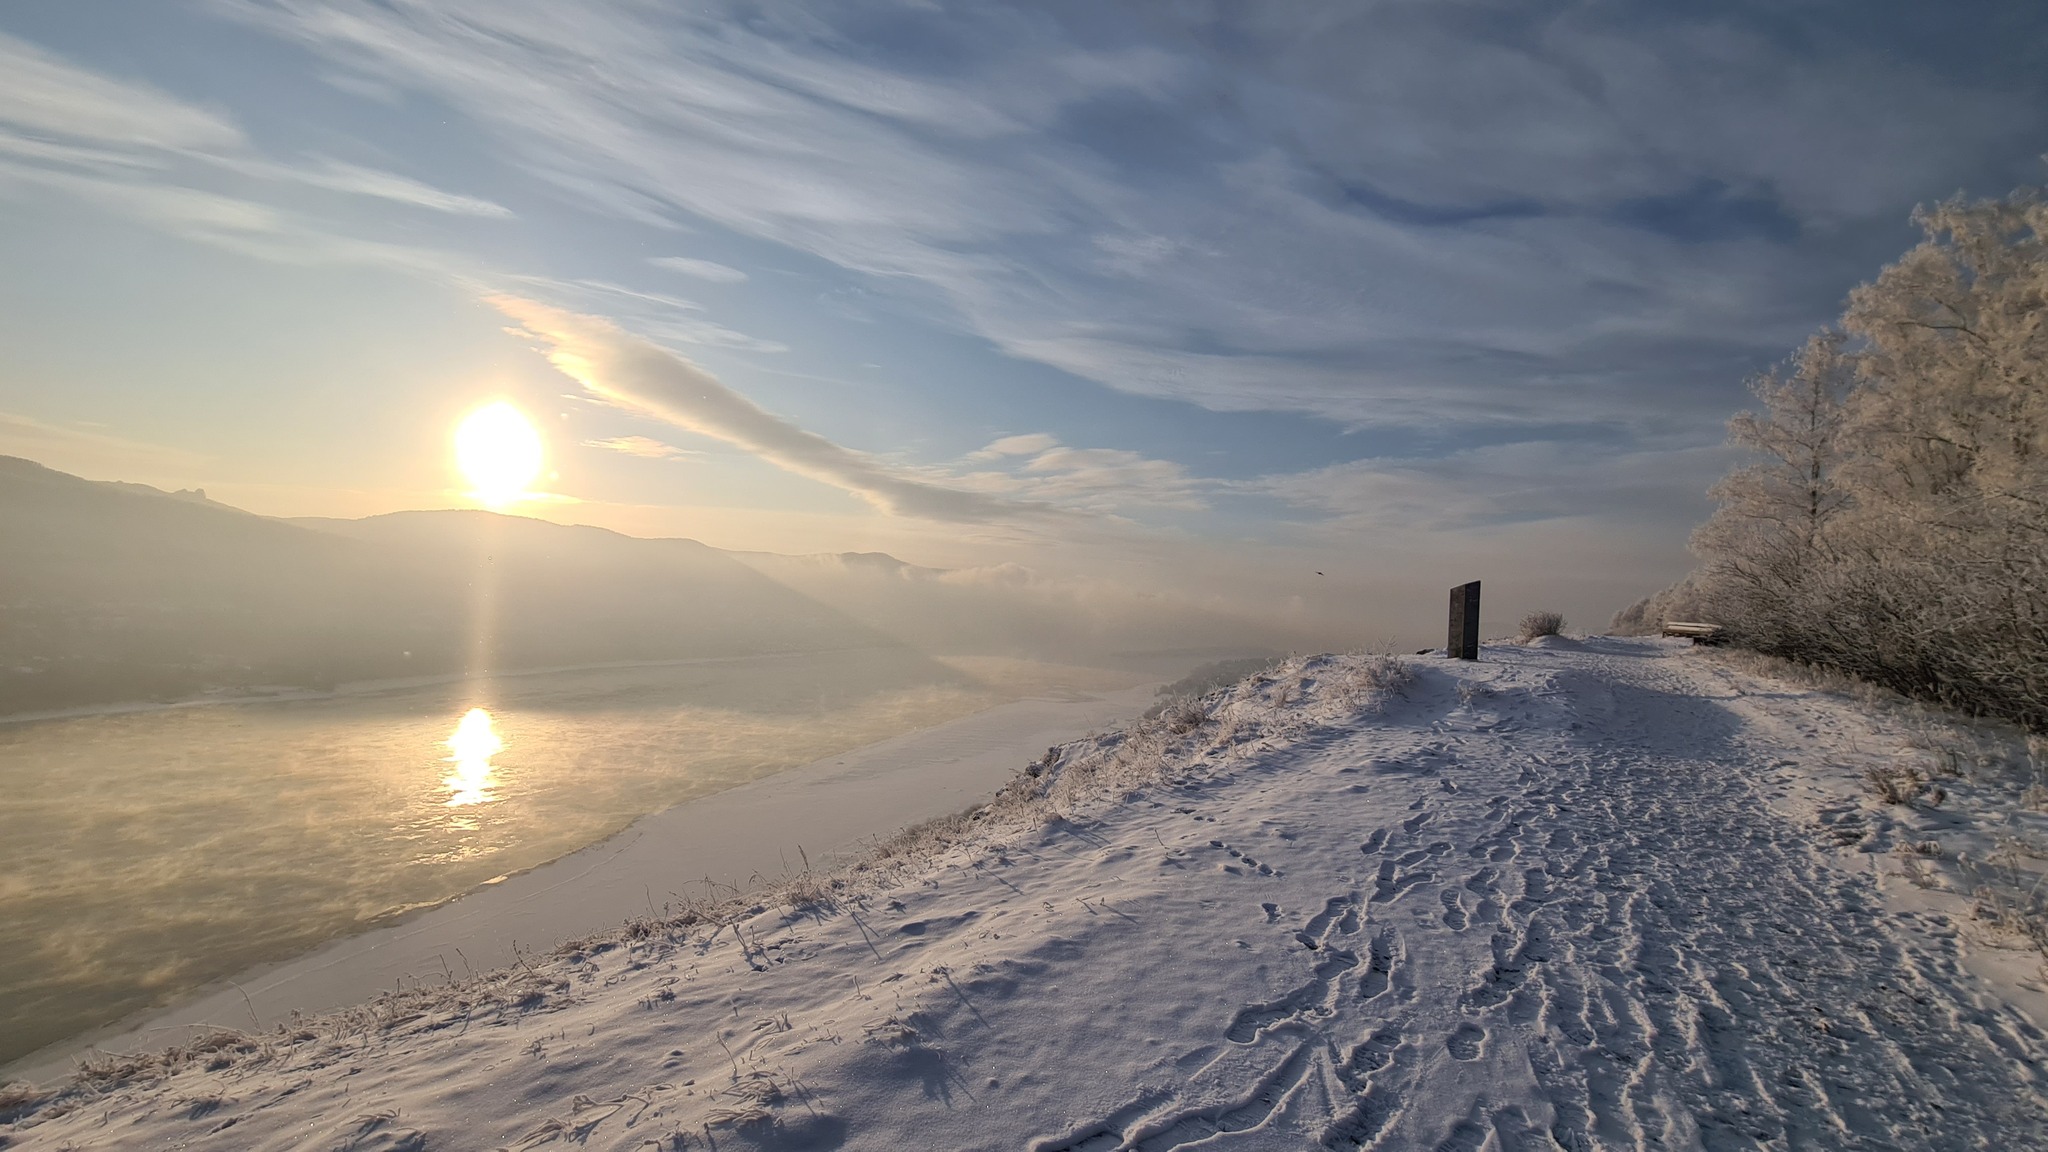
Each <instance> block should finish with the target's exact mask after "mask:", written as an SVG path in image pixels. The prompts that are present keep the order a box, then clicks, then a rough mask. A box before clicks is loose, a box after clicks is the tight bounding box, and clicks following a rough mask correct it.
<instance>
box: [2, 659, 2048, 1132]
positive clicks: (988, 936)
mask: <svg viewBox="0 0 2048 1152" xmlns="http://www.w3.org/2000/svg"><path fill="white" fill-rule="evenodd" d="M1485 656H1486V659H1485V660H1483V661H1482V662H1480V663H1478V664H1460V663H1454V662H1449V661H1442V660H1437V659H1432V658H1416V659H1413V660H1409V661H1406V662H1405V665H1404V667H1405V669H1406V670H1407V672H1408V673H1410V674H1411V675H1409V676H1407V677H1406V678H1405V680H1406V682H1405V683H1401V682H1400V681H1402V680H1403V679H1404V677H1403V675H1402V674H1401V673H1400V672H1399V671H1397V670H1395V669H1393V668H1390V664H1391V663H1392V662H1390V661H1388V660H1387V659H1385V658H1358V657H1334V658H1333V657H1317V658H1311V659H1309V660H1306V661H1297V662H1294V663H1292V664H1291V665H1289V666H1288V667H1287V668H1286V669H1284V671H1283V673H1282V674H1279V675H1277V676H1276V677H1274V678H1272V679H1269V680H1266V681H1264V682H1258V681H1251V682H1247V683H1245V684H1242V685H1239V686H1238V687H1237V688H1236V689H1233V690H1231V691H1229V692H1227V693H1225V694H1223V695H1222V696H1218V697H1212V698H1211V699H1210V700H1209V701H1208V702H1207V704H1206V706H1205V707H1204V708H1203V709H1200V710H1198V711H1170V712H1168V713H1167V714H1166V715H1164V716H1162V717H1160V718H1159V719H1158V720H1156V721H1154V722H1151V723H1149V724H1147V725H1144V726H1141V727H1139V728H1136V729H1133V730H1131V731H1129V732H1126V733H1118V734H1112V735H1109V736H1105V737H1100V738H1095V739H1091V740H1085V741H1078V742H1075V743H1071V744H1068V745H1065V746H1063V748H1062V749H1061V750H1060V753H1059V755H1057V756H1055V757H1051V758H1049V759H1048V760H1047V761H1046V762H1045V763H1044V765H1043V766H1042V767H1041V768H1039V769H1038V770H1037V771H1036V774H1035V775H1030V776H1025V777H1021V778H1020V779H1019V780H1018V781H1016V782H1015V783H1014V784H1013V785H1012V786H1011V787H1010V788H1009V789H1007V790H1006V792H1005V793H1004V795H1003V797H1002V798H1001V799H999V800H998V801H997V802H996V803H994V804H992V805H991V806H990V807H989V808H988V809H987V810H986V812H985V814H984V815H983V816H982V817H981V818H979V819H973V820H962V821H958V822H955V823H954V824H953V825H950V826H942V827H939V828H935V829H932V830H930V831H929V832H928V833H927V834H925V835H923V836H921V837H913V838H912V839H911V841H909V842H906V843H904V844H902V845H899V846H898V847H897V848H896V849H895V850H892V851H891V852H890V853H889V854H888V855H887V856H884V857H882V858H879V859H876V860H874V861H872V862H870V863H869V865H868V866H867V867H866V868H865V869H864V870H861V871H856V872H851V873H847V874H843V875H842V876H841V877H839V881H838V885H839V886H838V887H837V888H836V889H834V888H833V886H832V885H830V884H821V885H816V887H819V888H821V889H822V892H823V894H824V895H827V896H830V897H832V899H830V900H828V901H826V902H823V903H813V904H803V906H799V907H792V906H791V904H790V902H788V901H785V900H783V899H773V900H764V902H763V903H762V904H761V905H758V906H756V907H755V908H754V909H753V910H748V909H745V908H740V909H736V910H731V912H730V914H729V915H723V916H720V915H717V914H716V913H713V915H714V919H712V920H711V921H696V922H690V923H684V922H680V921H677V920H670V921H665V922H664V921H658V920H652V919H650V920H648V921H643V922H640V923H638V924H635V925H633V926H631V927H629V928H628V929H626V930H624V931H622V932H619V933H616V934H612V935H610V936H608V937H605V938H600V939H593V940H589V941H583V942H580V943H579V944H576V945H572V946H569V947H566V948H564V949H562V950H560V951H558V952H555V953H552V954H547V955H533V956H527V957H525V958H524V959H522V960H521V962H520V963H518V964H517V965H515V966H513V967H512V968H510V969H507V970H504V971H501V972H497V973H493V974H490V975H487V976H482V977H477V978H465V977H464V975H463V974H462V973H461V972H460V971H459V970H458V971H457V972H454V973H451V974H450V975H449V976H448V978H447V979H446V980H445V982H444V986H443V987H439V988H433V987H422V988H418V989H413V990H409V991H407V992H405V993H402V994H398V995H393V996H390V997H387V998H385V999H383V1000H381V1001H379V1002H376V1003H373V1004H370V1005H367V1006H364V1007H361V1008H358V1009H354V1010H351V1011H349V1012H346V1013H343V1014H339V1015H335V1016H328V1017H322V1018H316V1019H307V1020H303V1021H299V1022H295V1023H294V1024H292V1025H290V1026H287V1027H286V1028H285V1029H283V1030H282V1031H280V1032H276V1033H268V1034H264V1035H248V1036H243V1035H239V1034H235V1033H227V1032H224V1033H221V1034H218V1035H216V1036H214V1037H211V1038H207V1039H205V1040H203V1041H201V1042H200V1043H198V1044H196V1045H193V1046H191V1047H189V1048H187V1049H185V1050H183V1051H182V1052H181V1053H179V1054H178V1055H176V1056H173V1057H171V1058H169V1059H168V1060H166V1059H161V1058H151V1059H137V1060H129V1061H122V1060H118V1059H108V1060H106V1061H103V1062H101V1063H100V1064H99V1065H98V1066H97V1067H96V1069H95V1070H94V1073H95V1074H94V1075H93V1076H91V1077H87V1078H82V1079H80V1080H78V1081H76V1082H74V1083H73V1085H72V1086H71V1087H69V1088H67V1089H65V1090H63V1091H61V1092H59V1093H57V1094H55V1095H52V1096H45V1097H40V1098H38V1099H37V1100H35V1101H32V1102H24V1103H25V1104H26V1111H25V1112H24V1113H23V1114H21V1115H19V1116H17V1118H16V1119H15V1120H14V1122H13V1123H12V1124H11V1125H8V1126H5V1127H0V1133H5V1134H6V1135H7V1136H8V1137H9V1138H10V1139H11V1140H12V1141H13V1143H12V1144H10V1145H9V1147H24V1148H58V1147H63V1146H65V1144H66V1143H67V1142H68V1143H69V1144H70V1145H71V1146H74V1147H128V1146H132V1147H175V1146H192V1147H199V1146H207V1147H232V1148H266V1149H267V1148H277V1149H284V1148H316V1147H317V1148H330V1147H343V1148H358V1149H370V1148H384V1149H398V1148H416V1149H425V1148H435V1149H440V1148H447V1149H467V1148H477V1149H483V1148H496V1147H517V1148H534V1147H540V1146H543V1145H546V1144H549V1143H554V1142H565V1143H574V1144H580V1145H582V1146H585V1147H589V1148H616V1149H632V1148H641V1147H648V1146H655V1147H660V1148H678V1147H707V1148H708V1147H716V1148H749V1147H759V1148H838V1147H845V1148H861V1149H899V1148H944V1149H952V1148H1012V1149H1014V1148H1030V1149H1036V1150H1039V1152H1053V1150H1055V1149H1061V1150H1064V1149H1111V1148H1143V1149H1169V1148H1177V1147H1186V1146H1195V1145H1199V1146H1200V1147H1203V1148H1210V1147H1232V1148H1238V1147H1243V1148H1254V1147H1256V1148H1276V1149H1277V1148H1285V1149H1296V1148H1303V1147H1313V1146H1318V1145H1325V1146H1332V1147H1357V1146H1369V1147H1380V1148H1389V1149H1394V1148H1399V1149H1410V1148H1414V1149H1446V1148H1448V1149H1464V1150H1468V1152H1476V1150H1479V1149H1493V1148H1499V1149H1539V1148H1541V1149H1548V1148H1563V1149H1568V1150H1572V1152H1577V1150H1581V1149H1593V1148H1647V1147H1663V1148H1711V1149H1719V1148H1753V1147H1762V1148H1809V1147H1817V1148H1860V1147H1868V1148H1959V1149H1960V1148H1979V1147H2010V1148H2017V1147H2034V1146H2048V1100H2044V1092H2043V1088H2044V1085H2043V1075H2044V1072H2043V1067H2042V1064H2041V1059H2042V1057H2043V1056H2044V1055H2048V1035H2044V1033H2043V1032H2042V1031H2041V1029H2040V1028H2039V1027H2038V1026H2037V1021H2040V1020H2041V1019H2042V1016H2041V1015H2040V1014H2041V1012H2042V1010H2043V1004H2042V997H2041V992H2040V988H2039V986H2038V984H2035V985H2033V986H2032V987H2029V983H2030V982H2032V981H2033V980H2034V979H2036V975H2035V974H2036V972H2037V969H2038V963H2037V962H2038V959H2039V957H2038V956H2036V955H2034V954H2032V953H2031V952H2028V951H2025V950H2023V949H2020V948H2018V947H2013V946H2011V945H2012V943H2013V942H2012V941H2010V940H2007V939H2005V938H2002V937H2000V936H1998V935H1997V934H1996V933H1995V932H1994V931H1993V930H1992V929H1991V928H1990V927H1988V926H1986V925H1985V924H1984V923H1983V922H1981V921H1979V920H1976V919H1973V918H1972V916H1971V910H1972V908H1971V902H1970V901H1969V899H1968V898H1967V897H1966V896H1965V895H1963V894H1962V893H1961V892H1959V891H1957V889H1958V888H1960V887H1963V886H1965V885H1966V882H1967V878H1968V877H1970V876H1974V875H1975V873H1974V872H1970V871H1968V869H1967V868H1965V867H1962V866H1958V865H1956V864H1955V862H1954V860H1953V857H1954V855H1955V853H1956V851H1957V849H1955V848H1949V849H1943V848H1942V847H1941V846H1940V842H1941V841H1942V840H1943V838H1944V837H1947V838H1949V839H1951V840H1952V841H1953V842H1954V843H1955V844H1956V845H1959V846H1965V847H1968V846H1972V845H1975V844H1977V843H1978V842H1979V841H1986V842H1989V841H1994V840H1997V839H1998V836H1997V835H1994V834H1993V833H1992V832H1989V831H1987V826H1988V822H1990V821H1992V820H1993V819H1994V818H1995V819H2005V820H2008V821H2009V820H2010V819H2011V817H2012V816H2013V815H2014V811H2012V810H2007V809H2009V808H2010V806H2009V805H2008V806H2007V808H2000V807H1999V805H2000V804H2001V803H2002V802H2003V801H2002V799H2001V798H2002V797H2004V796H2005V795H2006V791H2007V788H2006V784H2007V782H2006V781H2005V780H2003V779H2002V778H2001V777H1999V776H1998V775H1997V773H1998V772H1999V771H2000V769H1998V768H1996V767H1995V766H1981V767H1980V768H1979V769H1971V770H1965V771H1962V772H1961V773H1960V774H1959V775H1956V776H1955V777H1953V778H1952V779H1949V780H1948V781H1947V782H1946V784H1945V791H1946V793H1947V799H1946V800H1945V802H1944V806H1943V807H1940V808H1930V807H1929V806H1928V804H1927V803H1926V802H1925V801H1923V803H1922V804H1921V805H1920V806H1919V807H1912V808H1909V807H1902V806H1893V805H1887V804H1885V803H1883V802H1882V801H1881V800H1879V799H1877V798H1876V797H1874V796H1873V795H1871V794H1870V792H1869V791H1868V789H1867V788H1866V787H1865V786H1864V783H1863V775H1864V770H1865V769H1866V768H1867V767H1870V766H1871V764H1870V763H1867V761H1876V760H1883V761H1884V762H1886V763H1890V762H1893V761H1896V760H1897V759H1898V758H1899V757H1901V756H1903V755H1907V753H1906V752H1902V751H1899V750H1898V748H1899V744H1900V740H1901V738H1902V737H1903V736H1907V735H1911V734H1910V733H1903V732H1901V731H1899V730H1898V727H1899V723H1898V721H1897V718H1896V717H1886V716H1882V715H1876V714H1873V713H1872V712H1871V711H1870V710H1869V709H1867V708H1865V707H1864V706H1861V705H1856V704H1853V703H1851V702H1849V701H1847V700H1845V699H1842V698H1840V697H1835V696H1829V695H1826V694H1823V693H1820V692H1817V691H1814V690H1811V689H1806V688H1801V687H1798V686H1795V685H1792V684H1789V683H1786V682H1781V681H1774V680H1769V679H1765V678H1760V677H1758V676H1756V675H1753V674H1751V673H1747V672H1743V671H1740V670H1737V669H1736V668H1734V667H1732V666H1730V665H1728V664H1726V663H1725V662H1721V661H1717V660H1715V659H1713V658H1711V657H1708V656H1707V655H1705V654H1703V653H1697V652H1693V651H1690V650H1687V649H1684V648H1681V647H1678V646H1675V645H1672V644H1669V643H1667V642H1659V641H1618V640H1597V641H1589V642H1586V643H1584V644H1574V643H1571V642H1564V643H1552V644H1551V645H1549V646H1537V647H1529V648H1508V647H1503V648H1494V647H1489V648H1488V649H1487V650H1486V652H1485ZM1887 758H1889V759H1887ZM1943 822H1946V823H1943ZM1929 840H1934V841H1936V847H1935V848H1934V849H1931V850H1928V851H1921V852H1915V851H1911V849H1912V848H1913V847H1914V846H1916V845H1923V844H1925V843H1926V842H1927V841H1929ZM1897 845H1905V846H1906V847H1907V848H1908V849H1909V851H1907V852H1906V853H1898V852H1895V851H1893V849H1894V847H1895V846H1897ZM1936 852H1940V853H1942V854H1940V855H1937V854H1935V853H1936ZM1909 876H1910V877H1913V878H1916V879H1917V882H1909V879H1908V878H1909ZM809 886H810V885H804V884H798V885H795V886H794V887H796V888H799V889H800V888H804V887H809ZM787 895H790V896H793V897H801V896H802V895H803V893H802V892H790V893H787ZM798 903H799V904H802V902H801V901H800V900H799V901H798ZM685 919H688V918H687V917H686V918H685Z"/></svg>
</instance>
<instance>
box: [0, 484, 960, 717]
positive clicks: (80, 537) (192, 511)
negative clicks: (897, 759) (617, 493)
mask: <svg viewBox="0 0 2048 1152" xmlns="http://www.w3.org/2000/svg"><path fill="white" fill-rule="evenodd" d="M0 542H4V547H0V713H10V712H21V711H33V710H39V709H47V708H60V707H71V706H77V705H84V704H93V703H102V702H112V701H128V700H146V699H168V698H178V697H187V696H191V695H194V694H197V693H200V692H204V691H208V690H223V689H224V690H234V689H244V688H249V687H253V686H258V685H292V686H302V687H325V686H330V685H333V684H335V683H339V682H342V681H347V680H358V679H374V678H383V677H395V676H410V675H427V674H440V673H451V672H460V671H464V670H475V669H487V668H495V669H501V670H508V669H517V668H534V667H548V666H554V665H566V664H586V663H603V662H610V661H623V660H657V659H678V658H689V657H707V656H737V655H753V654H761V653H770V652H794V651H814V650H823V649H834V648H847V647H866V646H878V645H888V646H895V647H899V648H900V647H902V646H901V645H900V644H897V643H896V642H895V641H892V640H890V639H889V638H887V637H886V636H884V635H883V634H881V633H880V632H878V631H877V630H875V629H874V628H871V627H868V626H865V625H863V624H860V623H858V622H856V621H854V620H853V619H851V618H850V617H848V616H847V615H846V614H845V613H843V612H841V611H838V610H836V609H833V608H830V607H827V606H825V605H822V604H820V603H818V602H817V601H816V600H813V599H811V598H808V597H806V596H804V595H802V594H800V593H798V592H795V591H792V590H790V589H789V588H787V587H784V586H782V585H781V584H778V583H776V582H775V581H773V580H771V579H768V578H767V577H765V576H763V575H762V574H760V573H759V572H757V571H755V570H753V569H752V568H750V567H748V566H746V565H743V564H740V563H739V562H737V561H735V560H734V559H733V558H732V557H731V556H729V555H727V554H725V553H722V552H720V551H718V550H716V549H713V548H709V547H706V546H705V545H702V544H699V543H697V542H695V541H691V540H639V539H635V538H632V537H628V536H622V535H619V534H617V533H614V532H607V531H604V530H602V529H598V528H582V527H565V526H562V525H558V524H550V523H546V522H543V521H538V520H528V519H522V518H518V517H509V516H499V515H495V514H492V513H487V512H463V511H448V512H403V513H395V514H392V515H387V516H376V517H371V518H369V519H366V520H356V521H347V520H299V521H283V520H274V519H268V518H265V517H261V516H256V515H252V514H250V513H247V512H243V511H241V510H239V509H235V508H231V507H228V506H226V505H223V504H219V503H215V502H213V501H210V500H207V499H205V497H204V495H203V494H202V493H196V492H188V493H166V492H162V491H159V490H157V489H154V488H148V487H144V486H142V485H136V484H123V483H110V482H101V481H92V480H84V479H81V478H79V477H76V476H71V475H68V474H65V473H62V472H58V471H55V470H53V469H49V468H45V467H43V466H42V465H39V464H35V463H33V462H31V461H27V460H21V459H16V458H13V457H0ZM890 663H891V666H892V667H898V668H901V667H904V666H905V665H904V664H903V663H902V662H901V661H891V662H890ZM916 663H918V662H917V661H912V664H913V665H914V664H916ZM923 663H924V664H925V665H926V666H927V667H928V671H929V673H930V675H931V676H932V677H933V678H935V679H938V678H950V677H951V675H952V674H951V673H949V672H947V671H946V670H945V669H944V668H943V667H942V666H940V665H938V664H936V663H934V662H930V661H924V662H923Z"/></svg>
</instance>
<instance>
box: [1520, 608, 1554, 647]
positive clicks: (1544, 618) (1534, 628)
mask: <svg viewBox="0 0 2048 1152" xmlns="http://www.w3.org/2000/svg"><path fill="white" fill-rule="evenodd" d="M1563 631H1564V613H1562V612H1553V611H1551V610H1550V609H1548V608H1544V609H1539V610H1538V611H1535V612H1531V613H1529V614H1528V615H1527V616H1524V617H1522V639H1523V640H1524V641H1529V640H1534V639H1536V638H1537V637H1539V636H1556V635H1559V634H1560V633H1562V632H1563Z"/></svg>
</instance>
